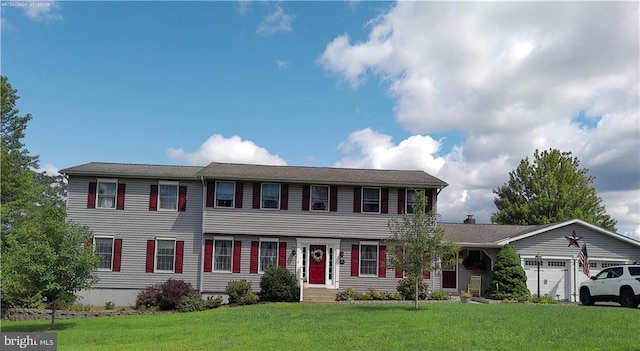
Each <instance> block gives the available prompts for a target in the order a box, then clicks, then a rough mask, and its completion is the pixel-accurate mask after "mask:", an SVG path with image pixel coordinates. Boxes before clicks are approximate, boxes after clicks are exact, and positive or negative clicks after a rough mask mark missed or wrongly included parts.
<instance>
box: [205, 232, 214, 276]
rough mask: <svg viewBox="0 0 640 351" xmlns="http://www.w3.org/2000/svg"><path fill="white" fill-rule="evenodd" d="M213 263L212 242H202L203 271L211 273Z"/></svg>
mask: <svg viewBox="0 0 640 351" xmlns="http://www.w3.org/2000/svg"><path fill="white" fill-rule="evenodd" d="M212 263H213V240H205V241H204V271H205V272H211V271H212Z"/></svg>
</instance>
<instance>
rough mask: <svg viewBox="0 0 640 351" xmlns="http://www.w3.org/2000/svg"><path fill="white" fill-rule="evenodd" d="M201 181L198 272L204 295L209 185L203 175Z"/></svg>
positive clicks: (200, 286)
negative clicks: (205, 238)
mask: <svg viewBox="0 0 640 351" xmlns="http://www.w3.org/2000/svg"><path fill="white" fill-rule="evenodd" d="M200 182H201V183H202V220H201V222H202V227H201V228H200V258H199V259H200V271H199V272H198V292H199V293H200V294H201V295H202V291H203V281H204V273H203V272H204V229H205V223H206V218H207V216H206V213H205V210H206V208H207V187H206V183H205V181H204V177H203V176H200Z"/></svg>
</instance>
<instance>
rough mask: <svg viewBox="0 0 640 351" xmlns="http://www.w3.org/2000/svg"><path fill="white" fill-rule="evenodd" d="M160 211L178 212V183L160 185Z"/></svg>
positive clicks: (161, 183) (162, 183)
mask: <svg viewBox="0 0 640 351" xmlns="http://www.w3.org/2000/svg"><path fill="white" fill-rule="evenodd" d="M158 210H163V211H177V210H178V182H160V183H159V184H158Z"/></svg>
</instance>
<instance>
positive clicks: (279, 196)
mask: <svg viewBox="0 0 640 351" xmlns="http://www.w3.org/2000/svg"><path fill="white" fill-rule="evenodd" d="M264 185H277V186H278V207H277V208H266V207H262V205H263V204H264V201H263V199H262V195H263V186H264ZM281 205H282V184H280V183H260V209H261V210H267V211H277V210H279V209H280V206H281Z"/></svg>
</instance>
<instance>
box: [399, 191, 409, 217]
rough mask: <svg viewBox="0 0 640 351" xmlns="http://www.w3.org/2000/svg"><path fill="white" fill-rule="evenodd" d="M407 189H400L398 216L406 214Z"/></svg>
mask: <svg viewBox="0 0 640 351" xmlns="http://www.w3.org/2000/svg"><path fill="white" fill-rule="evenodd" d="M406 191H407V190H406V189H404V188H400V189H398V214H402V213H404V205H405V198H404V197H405V194H406Z"/></svg>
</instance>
